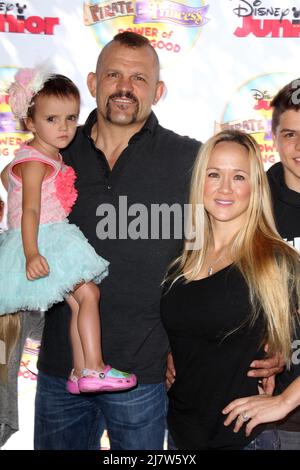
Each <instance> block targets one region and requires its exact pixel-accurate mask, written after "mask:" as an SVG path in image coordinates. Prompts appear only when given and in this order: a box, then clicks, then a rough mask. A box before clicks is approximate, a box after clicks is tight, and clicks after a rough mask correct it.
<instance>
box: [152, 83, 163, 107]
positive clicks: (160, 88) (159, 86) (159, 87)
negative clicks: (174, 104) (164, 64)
mask: <svg viewBox="0 0 300 470" xmlns="http://www.w3.org/2000/svg"><path fill="white" fill-rule="evenodd" d="M165 89H166V85H165V83H164V82H163V81H161V80H159V81H158V82H157V85H156V91H155V97H154V101H153V104H156V103H158V102H159V100H160V99H161V97H162V95H163V94H164V92H165Z"/></svg>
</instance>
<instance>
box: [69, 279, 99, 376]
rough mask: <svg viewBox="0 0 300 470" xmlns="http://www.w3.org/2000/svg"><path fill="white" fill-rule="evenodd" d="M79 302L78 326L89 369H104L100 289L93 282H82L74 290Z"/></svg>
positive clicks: (75, 297) (85, 361)
mask: <svg viewBox="0 0 300 470" xmlns="http://www.w3.org/2000/svg"><path fill="white" fill-rule="evenodd" d="M72 295H73V297H74V299H75V300H76V301H77V302H78V305H79V312H78V321H77V327H78V332H79V336H80V340H81V345H82V350H83V356H84V363H85V367H86V368H87V369H91V370H103V369H104V368H105V364H104V361H103V357H102V348H101V327H100V313H99V301H100V290H99V289H98V287H97V286H96V285H95V284H94V283H93V282H87V283H85V284H82V285H81V286H80V287H79V288H78V289H76V290H75V291H74V292H73V294H72Z"/></svg>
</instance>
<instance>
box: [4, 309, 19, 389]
mask: <svg viewBox="0 0 300 470" xmlns="http://www.w3.org/2000/svg"><path fill="white" fill-rule="evenodd" d="M20 329H21V320H20V314H19V313H14V314H12V315H2V316H1V317H0V340H1V341H2V343H1V346H2V347H1V353H2V354H1V361H0V381H1V382H3V383H5V382H6V381H7V374H8V363H9V358H10V356H11V354H12V352H13V350H14V348H15V346H16V343H17V341H18V339H19V336H20ZM2 355H3V356H4V357H2Z"/></svg>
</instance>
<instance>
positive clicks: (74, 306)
mask: <svg viewBox="0 0 300 470" xmlns="http://www.w3.org/2000/svg"><path fill="white" fill-rule="evenodd" d="M66 301H67V303H68V305H69V307H70V309H71V325H70V338H71V344H72V352H73V368H74V374H75V375H76V377H80V375H81V371H82V369H84V367H85V364H84V355H83V349H82V345H81V339H80V336H79V331H78V312H79V304H78V302H77V301H76V300H75V299H74V298H73V297H72V295H68V297H67V298H66Z"/></svg>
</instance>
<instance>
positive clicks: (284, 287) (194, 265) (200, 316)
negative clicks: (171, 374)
mask: <svg viewBox="0 0 300 470" xmlns="http://www.w3.org/2000/svg"><path fill="white" fill-rule="evenodd" d="M199 204H203V205H204V223H203V225H201V226H200V225H199V220H201V218H198V217H197V210H198V207H199ZM190 205H191V211H192V221H193V225H194V229H195V233H197V234H199V233H200V231H203V244H202V246H201V247H197V245H196V244H195V247H194V248H195V249H191V248H193V246H192V245H191V242H190V240H187V241H186V243H185V246H184V249H183V252H182V253H181V255H180V256H179V258H177V259H176V260H175V261H174V263H173V265H172V267H171V269H170V274H169V276H168V277H167V280H166V289H165V293H164V295H163V297H162V318H163V323H164V326H165V328H166V330H167V333H168V336H169V340H170V345H171V350H172V353H173V358H174V364H175V369H176V379H175V382H174V384H173V385H172V387H171V388H170V390H169V399H170V401H169V412H168V424H169V430H170V433H171V435H172V437H173V439H174V442H175V444H176V446H177V447H178V448H180V449H244V448H247V447H248V448H253V447H255V448H262V449H277V448H278V437H277V433H276V431H275V430H272V429H268V430H265V428H264V426H260V427H257V428H256V429H255V430H254V431H253V433H252V435H251V436H249V435H248V436H247V435H246V434H245V433H237V432H233V430H234V424H233V423H231V425H228V426H224V414H223V413H222V410H223V409H224V407H225V406H226V405H227V404H228V403H229V402H231V401H232V400H233V399H235V398H237V397H243V396H249V395H255V394H257V387H258V381H257V379H254V378H251V377H248V376H247V370H248V364H249V363H251V362H252V361H253V360H254V359H259V358H260V357H263V355H264V346H265V345H266V344H268V349H269V353H270V354H273V353H276V352H280V353H282V355H283V357H284V358H285V360H286V362H287V364H289V363H290V357H291V341H292V337H293V335H294V327H295V324H296V323H297V321H298V317H297V315H298V314H297V309H298V299H299V293H300V286H299V280H300V265H299V259H298V254H297V253H296V251H294V249H293V248H292V247H290V246H289V245H288V244H286V243H285V242H284V241H283V240H282V239H281V238H280V237H279V235H278V234H277V232H276V229H275V224H274V220H273V216H272V210H271V203H270V195H269V188H268V183H267V180H266V176H265V173H264V169H263V165H262V161H261V155H260V152H259V148H258V146H257V144H256V143H255V141H254V140H253V139H252V138H251V137H250V136H249V135H247V134H244V133H241V132H237V131H223V132H221V133H219V134H217V135H216V136H214V137H212V138H211V139H209V141H208V142H207V143H206V144H205V145H204V146H203V147H202V149H201V152H200V153H199V155H198V157H197V160H196V163H195V167H194V171H193V177H192V183H191V191H190ZM238 419H239V422H240V423H241V424H244V422H246V420H247V419H248V416H245V415H243V414H241V415H240V416H239V418H238ZM252 441H254V442H252Z"/></svg>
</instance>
